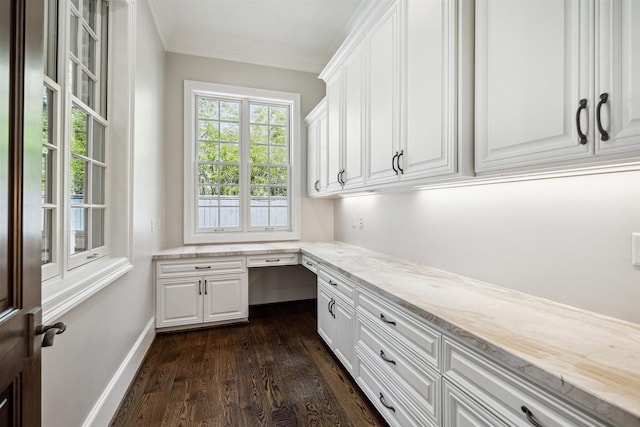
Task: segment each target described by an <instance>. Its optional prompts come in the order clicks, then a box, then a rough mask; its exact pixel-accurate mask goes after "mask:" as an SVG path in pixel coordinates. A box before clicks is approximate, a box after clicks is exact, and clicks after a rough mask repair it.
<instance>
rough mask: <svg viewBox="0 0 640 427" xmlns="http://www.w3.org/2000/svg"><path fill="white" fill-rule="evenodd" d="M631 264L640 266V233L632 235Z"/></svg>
mask: <svg viewBox="0 0 640 427" xmlns="http://www.w3.org/2000/svg"><path fill="white" fill-rule="evenodd" d="M631 263H632V264H633V265H640V233H631Z"/></svg>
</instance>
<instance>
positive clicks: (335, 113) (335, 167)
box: [327, 73, 342, 192]
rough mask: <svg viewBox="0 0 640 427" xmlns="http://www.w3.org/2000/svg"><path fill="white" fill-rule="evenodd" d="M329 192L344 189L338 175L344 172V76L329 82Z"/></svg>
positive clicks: (338, 76)
mask: <svg viewBox="0 0 640 427" xmlns="http://www.w3.org/2000/svg"><path fill="white" fill-rule="evenodd" d="M327 129H328V133H327V171H328V182H327V191H328V192H335V191H338V190H340V189H341V188H342V185H341V184H340V181H339V179H338V175H339V174H340V171H341V170H342V167H341V163H340V162H341V158H340V150H341V147H342V75H341V74H339V73H338V75H336V76H334V77H333V79H332V80H330V81H328V82H327Z"/></svg>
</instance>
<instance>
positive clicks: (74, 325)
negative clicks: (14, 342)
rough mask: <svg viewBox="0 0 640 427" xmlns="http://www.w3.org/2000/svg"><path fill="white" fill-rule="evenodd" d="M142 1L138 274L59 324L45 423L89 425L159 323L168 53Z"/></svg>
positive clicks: (46, 375) (47, 357)
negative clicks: (157, 270)
mask: <svg viewBox="0 0 640 427" xmlns="http://www.w3.org/2000/svg"><path fill="white" fill-rule="evenodd" d="M136 4H137V23H138V24H137V25H138V33H137V58H136V63H137V66H136V80H135V121H134V125H135V139H134V143H133V148H134V153H133V157H134V159H133V161H134V176H133V180H134V189H133V191H134V194H133V195H134V197H133V251H134V254H133V264H134V269H133V270H132V271H130V272H129V273H127V274H126V275H124V276H123V277H122V278H120V279H119V280H117V281H115V282H114V283H111V284H110V285H109V286H107V287H106V288H104V289H103V290H101V291H100V292H98V293H97V294H96V295H94V296H93V297H91V298H90V299H88V300H87V301H85V302H83V303H82V304H80V305H79V306H78V307H76V308H75V309H73V310H72V311H70V312H69V313H67V314H66V315H65V316H64V317H63V318H62V319H60V320H62V321H64V322H65V323H66V324H67V331H66V332H65V333H64V334H63V335H60V336H58V337H56V343H55V345H54V346H53V347H50V348H47V349H44V350H43V352H42V375H43V377H42V405H43V425H44V426H52V427H63V426H64V427H66V426H80V425H82V424H83V423H84V422H85V420H86V419H87V416H88V415H89V414H90V412H91V410H92V409H93V408H94V407H95V406H96V405H97V404H98V403H99V399H100V397H101V395H102V393H103V392H104V391H105V390H106V389H107V388H108V386H109V383H110V381H111V380H112V379H113V378H114V377H115V376H116V374H117V372H118V368H119V367H120V366H121V364H122V363H123V362H125V361H126V357H127V355H128V354H129V352H130V351H131V350H132V347H134V343H135V342H136V341H137V340H138V339H139V337H141V335H142V334H143V333H144V329H145V327H146V326H147V325H148V323H149V321H151V320H152V319H153V287H152V269H151V254H152V252H153V251H154V250H157V249H158V248H159V245H160V239H159V233H158V232H157V231H156V232H155V233H153V232H151V220H152V219H154V218H158V217H159V216H160V212H161V210H162V197H163V191H162V188H163V185H162V179H163V170H162V168H161V165H162V164H163V159H162V156H163V151H162V135H163V114H162V113H163V103H164V99H163V87H164V86H163V85H164V50H163V47H162V45H161V43H160V39H159V37H158V35H157V33H156V30H155V25H154V23H153V19H152V17H151V13H150V11H149V8H148V5H147V2H146V0H142V1H141V0H138V1H137V2H136ZM142 350H144V349H142ZM136 368H137V366H133V369H134V371H133V373H135V369H136ZM131 374H132V373H131ZM119 386H120V388H117V387H116V392H114V393H113V395H111V396H110V399H108V401H107V402H106V403H105V406H104V407H103V408H104V409H103V411H101V412H100V414H101V415H102V418H103V417H104V416H106V417H107V418H110V416H111V415H110V414H109V410H110V409H111V408H113V406H114V405H117V404H118V402H119V400H120V398H121V397H122V396H118V395H117V394H118V393H124V391H126V387H127V386H128V383H127V382H126V381H125V383H124V384H119ZM123 388H124V389H123ZM113 409H115V408H113ZM102 418H101V417H98V420H100V421H99V422H97V424H98V425H100V424H101V423H102V422H104V419H102ZM106 422H108V419H107V421H106ZM105 424H106V423H105Z"/></svg>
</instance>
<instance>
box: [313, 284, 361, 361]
mask: <svg viewBox="0 0 640 427" xmlns="http://www.w3.org/2000/svg"><path fill="white" fill-rule="evenodd" d="M354 323H355V309H354V308H353V301H348V300H347V299H346V298H344V297H343V296H341V295H340V294H339V293H338V292H337V291H336V289H335V288H334V286H333V285H330V284H328V283H327V282H325V281H324V280H322V279H321V278H318V334H319V335H320V336H321V337H322V339H323V340H324V341H325V343H327V345H328V346H329V347H330V348H331V350H332V351H333V352H334V353H335V355H336V357H337V358H338V359H339V360H340V362H342V364H343V365H344V367H345V368H347V370H348V371H349V372H350V373H353V354H354V348H353V330H354Z"/></svg>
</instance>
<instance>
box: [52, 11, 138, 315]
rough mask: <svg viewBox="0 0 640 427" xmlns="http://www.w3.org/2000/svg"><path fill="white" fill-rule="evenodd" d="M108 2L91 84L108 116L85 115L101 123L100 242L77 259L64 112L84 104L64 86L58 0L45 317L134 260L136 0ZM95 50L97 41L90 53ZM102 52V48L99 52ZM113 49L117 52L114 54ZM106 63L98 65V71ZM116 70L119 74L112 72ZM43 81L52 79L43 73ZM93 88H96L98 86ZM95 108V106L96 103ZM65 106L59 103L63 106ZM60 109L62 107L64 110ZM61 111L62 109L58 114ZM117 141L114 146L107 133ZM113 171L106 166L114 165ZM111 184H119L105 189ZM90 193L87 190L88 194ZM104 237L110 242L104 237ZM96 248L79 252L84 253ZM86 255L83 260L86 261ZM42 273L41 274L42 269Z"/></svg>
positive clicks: (64, 14) (65, 40) (63, 16)
mask: <svg viewBox="0 0 640 427" xmlns="http://www.w3.org/2000/svg"><path fill="white" fill-rule="evenodd" d="M105 1H106V2H107V4H108V13H109V31H108V52H107V58H108V60H107V67H108V71H107V75H108V80H107V91H106V92H105V91H102V88H100V87H97V88H96V92H98V91H100V92H101V93H103V94H104V95H103V96H106V97H107V101H108V102H107V111H106V117H107V119H108V122H106V121H105V120H104V119H103V118H101V116H100V115H99V114H95V115H94V114H90V115H89V117H90V120H93V118H94V117H96V120H97V121H99V122H100V123H101V124H102V125H106V124H108V125H109V126H108V127H107V128H106V129H105V142H106V144H105V161H106V163H107V165H108V166H107V168H106V170H105V204H106V205H107V206H108V208H107V209H106V212H105V229H104V242H105V245H104V246H102V247H101V248H100V250H101V251H102V252H101V253H99V254H98V256H96V257H95V258H93V257H92V258H90V259H89V260H81V262H80V263H78V264H75V263H74V260H73V259H72V258H73V257H74V255H70V250H69V249H70V248H69V236H70V217H69V209H70V201H69V194H70V185H69V183H70V163H69V161H70V156H71V154H70V151H71V150H70V147H69V144H70V133H69V131H70V124H71V120H70V114H71V105H72V103H74V104H76V105H78V106H80V107H81V108H82V109H84V110H86V106H85V105H84V103H83V102H82V101H81V100H80V99H79V98H76V97H75V96H72V94H71V88H69V87H68V82H69V79H68V74H67V73H68V67H69V65H68V64H69V56H68V55H69V53H68V52H69V37H70V29H69V19H70V18H69V13H70V9H69V8H70V5H69V4H70V2H71V0H60V5H59V14H60V17H59V19H58V25H59V33H58V35H59V40H58V58H59V59H58V76H59V80H61V79H63V78H66V80H65V81H64V82H62V81H61V83H62V84H61V85H60V91H59V93H58V95H59V100H58V102H59V103H60V108H59V109H58V114H59V118H58V121H57V124H58V126H59V132H60V139H59V142H60V143H59V150H58V151H59V157H58V160H59V163H58V167H59V168H60V172H59V173H58V174H56V176H55V179H56V181H57V182H56V185H57V189H58V193H57V197H58V199H57V202H58V206H59V218H58V219H59V220H58V237H59V238H58V239H57V243H56V251H57V254H58V258H57V260H58V263H56V265H55V266H49V265H45V266H43V269H42V271H43V275H42V310H43V323H51V322H54V321H56V320H57V319H59V318H60V317H61V316H63V315H64V314H66V313H67V312H69V311H70V310H72V309H73V308H74V307H76V306H78V305H79V304H81V303H82V302H83V301H85V300H87V299H88V298H90V297H91V296H92V295H94V294H95V293H97V292H98V291H100V290H101V289H103V288H104V287H106V286H108V285H109V284H111V283H113V282H115V281H116V280H117V279H118V278H120V277H121V276H122V275H124V274H125V273H127V272H128V271H130V270H131V269H132V268H133V265H132V263H131V260H132V254H133V239H132V230H133V211H132V207H133V180H132V176H133V163H132V160H133V156H132V141H133V136H134V128H133V115H134V96H133V94H134V71H135V58H136V39H135V34H136V3H135V2H131V1H127V0H105ZM98 52H99V50H98V49H97V52H96V54H98ZM100 56H101V55H100ZM116 56H117V59H116ZM103 71H104V67H102V68H96V72H99V73H102V72H103ZM112 76H118V78H112ZM45 83H49V85H50V83H51V81H50V80H47V79H46V78H45ZM96 86H98V85H96ZM100 92H98V93H100ZM95 105H96V110H95V111H98V110H99V109H100V107H99V104H98V103H96V104H95ZM63 109H64V110H63ZM63 111H64V113H63ZM63 114H64V117H62V115H63ZM109 140H111V141H117V148H116V147H115V144H114V145H111V144H110V143H109V142H108V141H109ZM114 167H115V168H117V170H118V173H117V174H110V173H109V171H110V170H111V169H112V168H114ZM109 188H112V189H113V188H117V189H118V191H117V192H112V191H109ZM87 196H88V194H87ZM109 242H110V243H109ZM95 252H96V251H95V250H90V251H86V252H82V253H81V254H83V255H84V257H86V256H87V255H90V256H91V255H93V253H95ZM87 261H88V262H87ZM45 273H46V274H45Z"/></svg>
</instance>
